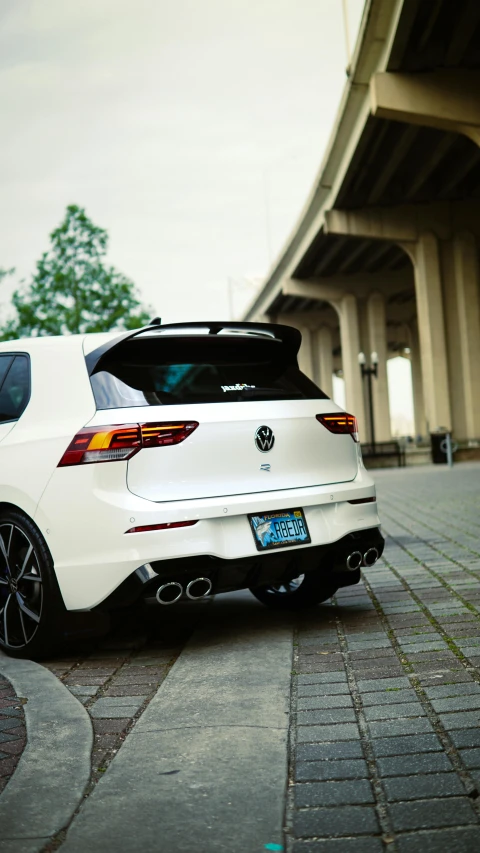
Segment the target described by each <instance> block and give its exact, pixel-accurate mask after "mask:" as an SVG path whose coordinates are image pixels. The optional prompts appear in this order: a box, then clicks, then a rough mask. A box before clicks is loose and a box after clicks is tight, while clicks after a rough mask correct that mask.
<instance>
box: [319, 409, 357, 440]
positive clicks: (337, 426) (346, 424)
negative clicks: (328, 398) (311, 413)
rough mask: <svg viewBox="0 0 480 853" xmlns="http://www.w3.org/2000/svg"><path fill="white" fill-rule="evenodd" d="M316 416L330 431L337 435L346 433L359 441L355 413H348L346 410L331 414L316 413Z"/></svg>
mask: <svg viewBox="0 0 480 853" xmlns="http://www.w3.org/2000/svg"><path fill="white" fill-rule="evenodd" d="M316 418H317V421H320V423H321V424H322V425H323V426H324V427H326V428H327V429H328V430H329V431H330V432H334V433H336V434H337V435H345V434H347V433H348V435H351V436H352V438H353V440H354V441H359V437H358V423H357V419H356V417H355V415H348V414H347V413H346V412H336V413H335V414H332V415H317V416H316Z"/></svg>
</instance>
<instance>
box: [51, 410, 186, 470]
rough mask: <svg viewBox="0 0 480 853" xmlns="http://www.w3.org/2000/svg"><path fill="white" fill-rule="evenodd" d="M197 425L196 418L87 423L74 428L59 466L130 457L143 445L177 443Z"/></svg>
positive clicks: (111, 460) (112, 460) (183, 439)
mask: <svg viewBox="0 0 480 853" xmlns="http://www.w3.org/2000/svg"><path fill="white" fill-rule="evenodd" d="M197 427H198V422H197V421H190V422H188V423H185V422H183V423H159V424H121V425H119V426H102V427H86V428H85V429H81V430H80V431H79V432H77V434H76V436H75V438H74V439H73V441H72V442H71V443H70V444H69V445H68V447H67V449H66V451H65V453H64V454H63V456H62V458H61V459H60V462H59V463H58V467H59V468H63V467H64V466H66V465H84V464H88V463H90V462H116V461H118V460H123V459H130V458H131V457H132V456H133V455H134V454H135V453H138V451H139V450H141V449H142V447H166V446H167V445H170V444H180V442H181V441H185V439H186V438H188V436H189V435H191V433H192V432H193V431H194V430H195V429H196V428H197Z"/></svg>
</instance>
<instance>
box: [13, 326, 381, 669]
mask: <svg viewBox="0 0 480 853" xmlns="http://www.w3.org/2000/svg"><path fill="white" fill-rule="evenodd" d="M300 342H301V336H300V333H299V332H298V331H297V330H296V329H293V328H290V327H287V326H280V325H268V324H252V323H217V322H215V323H209V322H205V323H185V324H183V325H168V326H161V325H160V322H159V321H153V322H152V325H150V326H148V327H146V328H143V329H140V330H136V331H134V332H125V333H122V334H118V332H117V333H109V334H102V335H96V334H91V335H76V336H71V337H42V338H33V339H29V340H17V341H13V342H7V343H2V344H0V647H2V648H3V649H5V650H6V651H8V652H9V653H11V654H14V655H17V656H30V657H39V656H41V655H43V654H46V653H48V652H49V651H50V650H51V649H52V647H53V645H54V644H55V643H56V642H58V640H59V639H60V638H61V633H62V628H61V626H62V625H63V624H64V622H65V619H64V614H65V613H66V611H91V610H95V609H100V610H105V611H108V610H111V609H114V608H117V607H120V606H124V605H129V604H131V603H134V602H135V601H136V600H137V599H139V598H155V597H156V599H157V601H158V602H159V603H160V604H164V605H165V604H172V603H174V602H175V601H178V600H179V599H180V598H182V597H188V598H190V599H196V598H202V597H205V596H208V595H211V594H215V593H219V592H228V591H232V590H239V589H250V590H251V591H252V592H253V594H254V595H255V596H256V597H257V598H258V599H259V600H260V601H262V602H263V603H264V604H267V605H271V606H273V607H286V608H299V607H304V606H308V605H313V604H316V603H318V602H320V601H324V600H326V599H327V598H329V597H330V596H332V595H333V594H334V593H335V591H336V590H337V589H338V588H339V587H341V586H347V585H350V584H354V583H357V582H358V581H359V579H360V568H361V566H370V565H373V563H375V562H376V560H377V559H378V557H379V556H380V555H381V553H382V550H383V544H384V540H383V537H382V535H381V533H380V529H379V525H380V522H379V518H378V514H377V504H376V498H375V487H374V483H373V481H372V479H371V477H370V476H369V474H368V473H367V472H366V470H365V468H364V466H363V464H362V457H361V451H360V445H359V443H358V435H357V425H356V421H355V418H354V417H353V416H352V415H349V414H346V413H345V412H344V411H342V410H341V409H340V408H339V406H337V405H335V403H332V401H331V400H330V399H329V398H328V397H326V395H325V394H324V393H323V392H322V391H320V389H319V388H317V386H316V385H315V384H314V383H313V382H311V381H310V379H308V378H307V377H306V376H305V375H304V374H303V373H301V371H300V370H299V368H298V364H297V353H298V349H299V346H300Z"/></svg>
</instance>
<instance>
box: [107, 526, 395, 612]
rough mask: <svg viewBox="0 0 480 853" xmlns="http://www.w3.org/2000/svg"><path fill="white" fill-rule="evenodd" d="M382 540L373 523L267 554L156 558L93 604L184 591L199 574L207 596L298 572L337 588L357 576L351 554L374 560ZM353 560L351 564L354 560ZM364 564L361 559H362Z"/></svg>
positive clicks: (265, 583) (126, 601)
mask: <svg viewBox="0 0 480 853" xmlns="http://www.w3.org/2000/svg"><path fill="white" fill-rule="evenodd" d="M384 545H385V540H384V538H383V536H382V534H381V533H380V530H379V528H378V527H374V528H371V529H368V530H362V531H360V532H357V533H349V534H348V535H347V536H344V537H343V538H342V539H340V540H339V541H338V542H333V543H330V544H328V545H314V546H311V547H309V548H301V549H292V548H284V549H282V550H281V551H277V552H274V553H271V552H270V553H268V554H265V555H263V554H257V555H255V556H254V557H244V558H243V559H240V560H222V559H218V558H216V557H210V556H208V555H204V554H201V555H199V556H198V557H194V558H191V557H187V558H186V559H178V560H160V561H157V562H153V563H150V564H148V565H147V566H142V567H141V568H140V569H137V570H136V571H135V572H133V573H132V574H131V575H130V576H129V577H128V578H126V580H125V581H123V583H122V584H120V586H119V587H117V589H116V590H115V591H114V592H113V593H112V594H111V595H110V596H108V598H107V599H105V601H104V602H102V603H101V604H100V605H99V607H98V609H100V610H109V609H111V608H115V607H125V606H127V605H130V604H134V603H135V602H136V601H138V600H139V599H142V598H153V597H154V596H155V595H156V592H157V590H158V589H159V587H161V586H162V585H163V584H165V583H168V582H170V581H175V582H177V583H179V584H180V585H181V586H182V587H183V590H184V594H183V597H185V590H186V588H187V585H188V584H189V582H190V581H193V580H195V579H196V578H198V577H202V578H208V579H209V580H210V581H211V584H212V588H211V593H210V594H211V595H216V594H218V593H223V592H233V591H234V590H240V589H254V588H256V587H262V586H268V585H270V584H281V583H284V582H286V581H289V580H291V579H292V578H295V577H298V575H300V574H310V573H315V574H318V575H321V576H322V577H325V579H326V578H329V579H335V582H336V583H337V584H338V586H339V587H343V586H350V585H352V584H356V583H358V581H359V580H360V568H353V569H349V568H348V566H347V560H348V558H349V557H350V556H351V555H352V554H357V553H358V554H362V555H365V554H367V555H368V552H371V551H372V550H375V551H376V552H377V555H378V556H377V557H375V559H378V558H379V557H381V555H382V553H383V549H384ZM355 565H356V563H355ZM362 567H365V560H364V561H363V562H362Z"/></svg>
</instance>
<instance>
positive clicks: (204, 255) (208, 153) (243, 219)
mask: <svg viewBox="0 0 480 853" xmlns="http://www.w3.org/2000/svg"><path fill="white" fill-rule="evenodd" d="M363 5H364V3H363V0H348V10H349V17H350V31H351V39H352V41H354V38H355V36H356V33H357V29H358V24H359V20H360V16H361V12H362V9H363ZM346 65H347V56H346V47H345V32H344V23H343V16H342V0H175V2H171V0H169V2H167V0H0V107H1V115H2V137H1V139H2V148H3V150H2V156H1V158H0V184H1V193H0V211H1V213H0V215H1V228H0V267H1V266H3V267H10V266H15V267H16V268H17V280H18V278H21V277H26V278H27V280H28V277H29V275H30V274H31V272H32V271H33V268H34V264H35V261H36V260H37V259H38V258H39V256H40V254H41V253H42V251H43V250H45V249H46V248H47V245H48V234H49V233H50V231H51V230H52V229H53V228H54V227H55V226H56V225H57V224H58V223H59V222H60V220H61V219H62V217H63V214H64V209H65V207H66V205H67V204H71V203H75V204H79V205H81V206H84V207H85V208H86V210H87V213H88V215H89V216H90V217H91V218H92V219H93V220H94V222H95V223H97V224H98V225H101V226H103V227H105V228H106V229H107V230H108V232H109V234H110V238H111V239H110V251H109V259H110V261H111V262H112V263H113V264H114V265H115V266H116V267H118V268H119V269H120V270H121V271H122V272H124V273H125V274H126V275H128V276H130V277H131V278H132V279H133V280H134V281H135V283H136V284H137V286H138V288H139V289H140V291H141V295H142V298H143V299H144V300H145V302H147V303H149V304H151V305H152V306H153V308H154V311H155V313H156V314H160V315H161V316H162V318H163V319H164V320H165V321H167V322H168V321H175V320H181V319H190V320H192V319H203V318H206V319H207V318H222V317H226V316H228V314H229V299H228V280H229V279H230V280H231V282H232V284H231V288H232V293H233V299H234V308H235V312H236V314H237V315H238V313H239V311H240V310H241V308H242V306H243V305H244V304H245V302H246V301H249V299H250V298H251V297H252V296H253V289H252V285H251V284H250V285H249V284H248V283H247V282H246V281H245V279H249V278H254V277H257V278H259V277H261V276H264V275H265V274H266V272H267V270H268V266H269V262H270V261H271V260H274V258H275V256H276V255H277V254H278V252H279V250H280V249H281V246H282V244H283V243H284V241H285V240H286V238H287V236H288V234H289V232H290V231H291V229H292V228H293V226H294V224H295V221H296V219H297V217H298V215H299V212H300V210H301V208H302V206H303V203H304V201H305V199H306V196H307V194H308V192H309V189H310V187H311V185H312V182H313V179H314V177H315V173H316V171H317V170H318V167H319V165H320V162H321V159H322V156H323V152H324V150H325V146H326V143H327V140H328V137H329V134H330V132H331V129H332V126H333V122H334V118H335V113H336V111H337V108H338V104H339V101H340V97H341V93H342V89H343V86H344V83H345V79H346V78H345V67H346ZM8 297H9V290H8V288H7V287H5V286H4V287H3V289H2V291H0V307H3V309H4V310H5V307H6V306H7V305H8Z"/></svg>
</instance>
